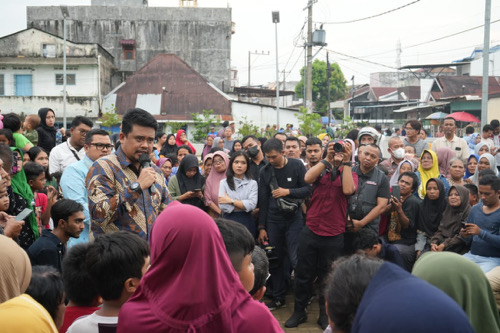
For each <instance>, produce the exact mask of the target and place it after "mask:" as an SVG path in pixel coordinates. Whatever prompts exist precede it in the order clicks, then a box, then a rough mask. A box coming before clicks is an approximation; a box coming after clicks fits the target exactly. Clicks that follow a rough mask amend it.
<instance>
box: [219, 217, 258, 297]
mask: <svg viewBox="0 0 500 333" xmlns="http://www.w3.org/2000/svg"><path fill="white" fill-rule="evenodd" d="M215 223H216V224H217V227H218V228H219V231H220V233H221V235H222V240H223V241H224V244H225V245H226V251H227V254H229V259H230V260H231V264H232V265H233V267H234V270H235V271H236V272H237V273H238V276H239V277H240V281H241V284H242V285H243V287H244V288H245V290H246V291H250V290H252V288H253V286H254V281H255V275H254V266H253V263H252V251H253V249H254V247H255V240H254V238H253V237H252V235H251V234H250V232H249V231H248V229H247V228H245V226H244V225H242V224H240V223H237V222H234V221H231V220H226V219H221V218H218V219H216V220H215Z"/></svg>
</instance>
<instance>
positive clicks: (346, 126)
mask: <svg viewBox="0 0 500 333" xmlns="http://www.w3.org/2000/svg"><path fill="white" fill-rule="evenodd" d="M357 127H358V126H357V125H356V124H355V123H354V121H353V120H352V119H351V117H344V123H343V124H342V125H340V129H339V131H340V133H339V135H340V137H341V138H345V137H346V135H347V133H349V132H350V131H352V130H353V129H355V128H357Z"/></svg>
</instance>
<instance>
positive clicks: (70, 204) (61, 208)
mask: <svg viewBox="0 0 500 333" xmlns="http://www.w3.org/2000/svg"><path fill="white" fill-rule="evenodd" d="M77 212H83V206H82V205H81V204H80V203H78V202H76V201H75V200H71V199H61V200H58V201H57V202H56V203H55V204H54V205H53V206H52V208H51V209H50V217H52V221H53V222H54V228H57V225H58V224H59V220H64V221H68V218H69V217H70V216H71V215H73V214H74V213H77Z"/></svg>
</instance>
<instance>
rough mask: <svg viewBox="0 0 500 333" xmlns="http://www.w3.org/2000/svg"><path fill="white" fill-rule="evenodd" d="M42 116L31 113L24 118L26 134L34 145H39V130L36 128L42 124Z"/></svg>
mask: <svg viewBox="0 0 500 333" xmlns="http://www.w3.org/2000/svg"><path fill="white" fill-rule="evenodd" d="M40 121H41V120H40V117H39V116H38V115H36V114H29V115H27V116H26V118H25V119H24V136H25V137H26V139H28V140H30V141H31V143H32V144H33V145H35V146H36V145H38V132H37V131H36V128H37V127H38V126H40Z"/></svg>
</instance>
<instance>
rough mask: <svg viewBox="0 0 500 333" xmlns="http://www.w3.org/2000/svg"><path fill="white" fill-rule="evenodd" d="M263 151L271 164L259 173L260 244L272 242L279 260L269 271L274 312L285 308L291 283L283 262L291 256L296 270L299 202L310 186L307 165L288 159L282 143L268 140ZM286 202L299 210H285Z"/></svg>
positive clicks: (299, 217) (304, 196)
mask: <svg viewBox="0 0 500 333" xmlns="http://www.w3.org/2000/svg"><path fill="white" fill-rule="evenodd" d="M263 151H264V154H265V156H266V159H267V160H268V162H269V164H268V165H266V166H265V167H264V168H263V169H262V170H261V171H260V177H259V205H260V220H259V242H260V243H261V244H267V242H269V243H270V245H271V246H273V247H275V255H276V256H277V259H276V262H275V263H274V264H273V265H271V269H270V272H271V281H272V284H273V296H272V301H271V302H270V303H269V304H267V306H268V308H269V309H270V310H274V309H277V308H280V307H282V306H284V305H285V294H286V292H287V289H288V281H287V272H286V271H285V268H284V260H285V256H288V258H289V260H290V263H291V265H292V267H293V268H295V264H296V263H297V245H298V237H299V234H300V232H301V230H302V227H303V225H304V220H303V216H302V210H301V208H300V206H301V203H302V202H301V200H300V199H305V198H306V197H308V196H309V195H310V186H309V185H308V184H307V183H306V182H305V180H304V176H305V173H306V169H305V167H304V163H302V161H301V160H298V159H293V158H290V159H288V158H286V157H285V156H284V151H283V144H282V143H281V141H280V140H278V139H269V140H267V141H266V143H265V144H264V147H263ZM283 199H284V200H286V201H287V202H292V203H294V204H295V205H296V209H294V210H292V211H290V210H289V211H287V210H285V209H284V205H286V202H284V201H283Z"/></svg>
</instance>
